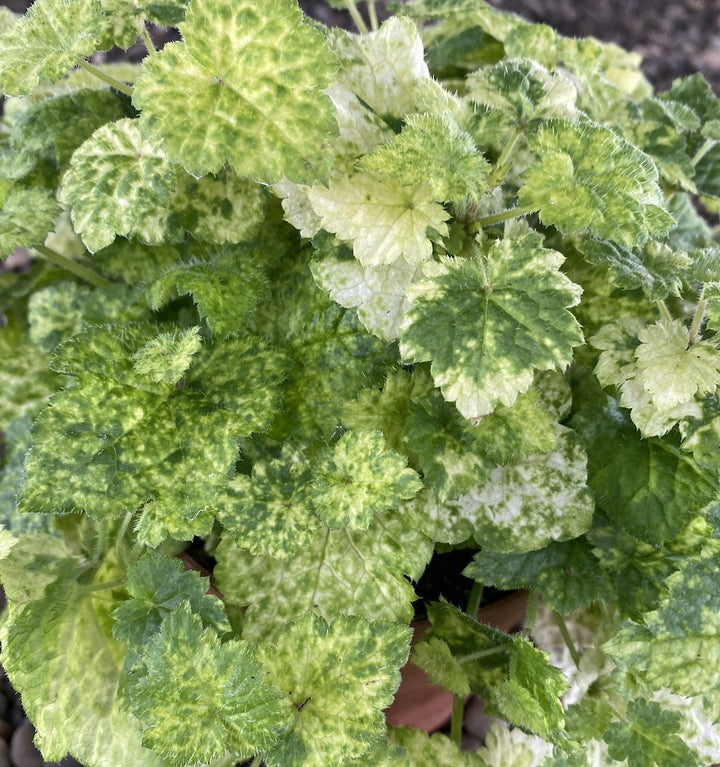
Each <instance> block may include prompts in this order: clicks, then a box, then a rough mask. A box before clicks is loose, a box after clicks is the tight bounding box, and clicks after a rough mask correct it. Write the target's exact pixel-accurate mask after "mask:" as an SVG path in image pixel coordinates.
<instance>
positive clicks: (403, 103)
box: [330, 17, 430, 118]
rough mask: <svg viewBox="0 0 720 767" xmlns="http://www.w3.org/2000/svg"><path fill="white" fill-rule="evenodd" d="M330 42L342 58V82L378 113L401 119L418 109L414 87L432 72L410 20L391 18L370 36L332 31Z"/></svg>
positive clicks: (340, 76)
mask: <svg viewBox="0 0 720 767" xmlns="http://www.w3.org/2000/svg"><path fill="white" fill-rule="evenodd" d="M330 44H331V47H332V48H333V50H334V51H335V52H336V53H337V54H338V58H339V59H340V61H341V66H342V68H341V71H340V74H339V76H338V80H339V82H340V84H341V85H342V86H343V87H345V88H347V89H348V90H349V91H352V92H353V93H354V94H355V95H356V96H358V97H359V98H361V99H362V100H363V101H364V102H365V103H366V104H367V105H368V106H369V107H370V108H371V109H372V110H373V111H374V112H375V113H376V114H378V115H381V116H385V115H389V116H391V117H395V118H401V117H404V116H405V115H406V114H408V113H410V112H415V111H417V109H416V104H415V100H414V98H413V87H412V86H413V84H414V82H415V80H417V79H429V77H430V74H429V72H428V68H427V64H425V60H424V57H423V44H422V40H421V39H420V35H419V34H418V31H417V29H416V27H415V25H414V24H413V23H412V21H410V19H406V18H402V17H392V18H390V19H388V20H387V21H386V22H384V23H383V25H382V26H381V27H380V29H379V30H378V31H377V32H371V33H370V34H367V35H353V34H350V33H349V32H345V31H344V30H333V32H332V33H331V34H330Z"/></svg>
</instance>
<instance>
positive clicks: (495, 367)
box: [400, 233, 582, 418]
mask: <svg viewBox="0 0 720 767" xmlns="http://www.w3.org/2000/svg"><path fill="white" fill-rule="evenodd" d="M562 261H563V257H562V256H561V255H560V254H559V253H557V252H555V251H552V250H548V249H546V248H543V247H542V245H541V238H540V237H539V235H536V234H534V233H533V234H528V235H525V236H523V237H520V238H517V239H504V240H501V241H499V242H495V243H494V244H493V245H492V246H491V247H490V249H489V251H488V252H487V254H478V255H477V256H476V257H475V258H472V259H454V258H445V259H443V260H441V261H439V262H437V263H433V264H428V265H427V267H426V273H427V274H428V278H427V279H426V280H425V281H423V282H421V283H420V284H418V285H414V286H412V288H411V289H410V291H411V292H410V298H411V300H412V302H413V303H412V307H411V309H410V311H409V313H408V315H407V318H406V320H405V323H404V326H403V328H402V329H401V331H402V332H401V337H400V353H401V355H402V357H403V359H404V360H406V361H408V362H410V361H412V362H426V361H432V367H431V370H432V375H433V379H434V381H435V383H436V385H438V386H439V387H440V388H441V390H442V392H443V396H444V397H445V398H446V399H447V400H449V401H451V402H455V403H456V405H457V407H458V410H459V411H460V412H461V413H462V414H463V415H464V416H465V417H466V418H478V417H479V416H483V415H487V414H488V413H491V412H492V411H493V410H494V408H495V407H496V406H497V405H499V404H503V405H507V406H511V405H512V404H513V403H514V402H515V399H516V398H517V395H518V394H520V393H521V392H524V391H526V390H527V389H528V388H529V386H530V384H531V383H532V381H533V373H534V370H552V369H556V368H564V367H565V366H566V365H567V364H568V363H569V362H570V360H571V358H572V348H573V346H575V345H577V344H580V343H582V333H581V330H580V326H579V325H578V323H577V321H576V320H575V318H574V317H573V316H572V314H571V313H570V312H569V311H568V308H569V307H571V306H574V305H575V304H577V303H578V302H579V300H580V288H579V287H578V286H577V285H574V284H573V283H572V282H570V280H568V279H567V277H565V275H564V274H562V273H561V272H560V271H559V266H560V264H561V263H562ZM540 286H542V288H540ZM448 340H450V341H451V343H448Z"/></svg>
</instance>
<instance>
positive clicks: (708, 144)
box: [690, 138, 717, 168]
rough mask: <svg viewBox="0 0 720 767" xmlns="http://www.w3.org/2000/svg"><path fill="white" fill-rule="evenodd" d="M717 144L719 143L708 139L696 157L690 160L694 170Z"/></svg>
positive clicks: (696, 153)
mask: <svg viewBox="0 0 720 767" xmlns="http://www.w3.org/2000/svg"><path fill="white" fill-rule="evenodd" d="M715 144H717V141H716V140H715V139H712V138H706V139H705V141H704V142H703V145H702V146H701V147H700V149H698V150H697V152H695V156H694V157H693V158H692V160H690V164H691V165H692V166H693V168H694V167H695V166H696V165H697V164H698V163H699V162H700V160H702V158H703V157H705V155H706V154H707V153H708V152H709V151H710V150H711V149H712V148H713V147H714V146H715Z"/></svg>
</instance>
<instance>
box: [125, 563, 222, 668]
mask: <svg viewBox="0 0 720 767" xmlns="http://www.w3.org/2000/svg"><path fill="white" fill-rule="evenodd" d="M125 588H126V589H127V592H128V594H129V595H130V598H129V599H126V600H125V601H123V602H121V603H120V604H119V605H118V607H117V608H116V610H115V611H114V612H113V618H114V620H115V623H114V625H113V629H112V633H113V636H114V637H115V639H119V640H123V641H125V642H127V643H128V645H129V648H130V649H129V652H128V656H127V658H126V661H125V668H126V669H127V670H131V669H132V668H133V666H134V665H135V664H136V663H138V662H140V661H141V658H142V656H143V655H144V652H145V648H146V646H147V643H148V642H149V641H150V639H151V638H152V637H153V636H154V635H155V634H157V633H158V631H159V630H160V627H161V624H162V622H163V620H164V619H165V618H166V617H167V616H169V615H170V614H171V613H172V612H173V610H175V609H176V608H177V607H179V606H180V605H182V604H184V603H187V604H188V605H189V606H190V608H191V610H192V613H193V615H195V616H197V617H198V618H199V619H200V620H201V621H202V625H203V626H204V627H207V628H212V629H214V630H215V631H217V632H218V633H219V634H223V633H225V632H227V631H229V630H230V624H229V623H228V620H227V618H226V616H225V613H224V612H223V606H222V602H221V601H220V600H219V599H218V598H217V597H214V596H210V595H208V594H207V589H208V579H207V578H203V577H201V576H200V574H199V573H197V572H195V571H193V570H185V569H184V568H183V566H182V563H181V562H180V560H179V559H169V558H167V557H162V556H160V555H157V554H153V553H150V552H148V553H146V554H144V555H143V556H141V557H140V559H138V560H137V561H136V562H134V563H133V564H131V565H130V566H129V567H128V569H127V580H126V582H125Z"/></svg>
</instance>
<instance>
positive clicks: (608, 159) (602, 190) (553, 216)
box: [518, 120, 673, 247]
mask: <svg viewBox="0 0 720 767" xmlns="http://www.w3.org/2000/svg"><path fill="white" fill-rule="evenodd" d="M528 141H529V143H530V148H531V149H532V150H533V151H534V152H535V153H536V154H537V155H538V157H539V160H538V162H536V163H535V164H534V165H531V166H530V168H528V170H527V171H525V173H524V174H523V177H522V180H523V182H524V185H523V186H522V187H521V188H520V192H519V196H518V202H519V205H521V206H522V207H523V208H524V207H529V208H531V209H532V210H537V211H539V215H540V219H541V221H542V222H543V223H544V224H547V225H549V226H555V227H557V228H558V229H559V230H560V231H561V232H563V233H573V232H584V231H589V232H590V233H591V234H593V235H595V236H596V237H599V238H601V239H607V240H611V241H613V242H617V243H619V244H621V245H625V246H627V247H632V246H634V245H636V244H638V243H641V242H643V241H644V240H646V239H648V238H649V237H650V236H652V235H662V234H664V233H665V232H667V230H668V229H669V228H670V226H671V225H672V224H673V218H672V216H670V214H669V213H667V212H666V211H665V210H663V208H662V205H663V197H662V192H661V191H660V187H659V186H658V173H657V169H656V167H655V165H654V164H653V162H652V160H651V159H650V158H649V157H648V156H647V155H646V154H645V153H643V152H642V151H640V150H639V149H638V148H637V147H635V146H633V145H632V144H630V143H629V142H627V141H625V140H624V139H622V138H620V137H619V136H618V135H617V134H615V133H613V131H611V130H609V129H608V128H602V127H599V126H594V125H587V124H585V125H582V126H576V125H573V124H572V123H569V122H567V121H564V120H556V121H553V122H551V123H548V124H547V125H542V126H541V127H540V128H539V129H538V131H537V133H534V134H533V135H532V136H530V137H529V139H528Z"/></svg>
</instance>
